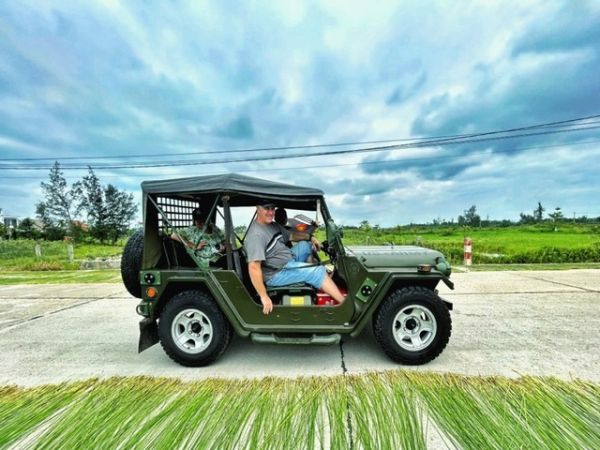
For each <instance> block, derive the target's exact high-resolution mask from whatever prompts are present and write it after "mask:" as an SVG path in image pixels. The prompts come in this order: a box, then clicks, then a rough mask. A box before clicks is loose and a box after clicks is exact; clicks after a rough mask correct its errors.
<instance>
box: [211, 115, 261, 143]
mask: <svg viewBox="0 0 600 450" xmlns="http://www.w3.org/2000/svg"><path fill="white" fill-rule="evenodd" d="M216 134H217V135H218V136H221V137H224V138H229V139H249V138H251V137H252V136H254V128H253V126H252V119H250V117H248V116H246V115H241V116H239V117H236V118H235V119H233V120H232V121H230V122H229V123H227V124H226V125H225V126H224V127H220V128H218V129H217V131H216Z"/></svg>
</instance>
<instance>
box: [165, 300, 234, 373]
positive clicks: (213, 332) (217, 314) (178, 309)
mask: <svg viewBox="0 0 600 450" xmlns="http://www.w3.org/2000/svg"><path fill="white" fill-rule="evenodd" d="M186 323H187V325H186ZM194 325H195V326H196V327H197V330H195V331H194V330H191V329H190V328H189V327H192V326H194ZM207 329H209V330H210V332H207V331H206V330H207ZM192 331H193V332H194V333H195V334H194V333H192ZM232 331H233V330H232V329H231V325H230V324H229V322H228V321H227V318H226V317H225V316H224V315H223V313H222V312H221V310H220V309H219V307H218V306H217V304H216V303H215V301H214V300H213V298H212V297H211V296H210V295H209V294H207V293H206V292H203V291H197V290H190V291H183V292H180V293H179V294H177V295H175V296H174V297H173V298H171V299H170V300H169V301H168V302H167V304H166V305H165V308H164V309H163V311H162V313H161V314H160V319H159V321H158V336H159V338H160V344H161V345H162V347H163V349H164V350H165V352H166V353H167V355H169V357H170V358H171V359H172V360H173V361H175V362H177V363H179V364H181V365H183V366H188V367H199V366H206V365H209V364H211V363H212V362H214V361H216V360H217V359H218V358H219V357H220V356H221V355H222V354H223V352H224V351H225V350H226V349H227V347H228V346H229V342H230V340H231V337H232V335H233V333H232ZM203 332H204V333H206V334H210V337H209V338H208V339H207V340H206V341H205V342H202V341H203V339H202V338H201V337H198V335H200V334H202V333H203ZM185 341H187V342H185ZM198 342H200V350H197V349H195V348H188V345H189V346H194V347H195V346H196V345H197V344H198Z"/></svg>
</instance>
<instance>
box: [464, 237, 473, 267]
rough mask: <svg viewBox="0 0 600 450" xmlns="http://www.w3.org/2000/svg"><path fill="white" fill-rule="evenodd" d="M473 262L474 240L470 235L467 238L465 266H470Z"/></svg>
mask: <svg viewBox="0 0 600 450" xmlns="http://www.w3.org/2000/svg"><path fill="white" fill-rule="evenodd" d="M472 263H473V241H472V240H471V238H470V237H466V238H465V257H464V264H465V266H470V265H471V264H472Z"/></svg>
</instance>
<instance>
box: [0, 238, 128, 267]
mask: <svg viewBox="0 0 600 450" xmlns="http://www.w3.org/2000/svg"><path fill="white" fill-rule="evenodd" d="M36 244H38V242H36V241H33V240H27V239H19V240H11V241H0V270H2V271H6V270H21V271H48V270H77V269H79V266H80V263H81V261H82V260H86V259H96V258H110V257H115V256H119V255H120V254H121V253H122V252H123V245H124V243H120V244H119V245H100V244H86V243H75V244H73V260H74V261H73V262H69V259H68V254H67V244H66V243H64V242H62V241H57V242H56V241H54V242H53V241H41V242H39V245H40V247H41V252H42V256H41V258H38V257H36V254H35V246H36Z"/></svg>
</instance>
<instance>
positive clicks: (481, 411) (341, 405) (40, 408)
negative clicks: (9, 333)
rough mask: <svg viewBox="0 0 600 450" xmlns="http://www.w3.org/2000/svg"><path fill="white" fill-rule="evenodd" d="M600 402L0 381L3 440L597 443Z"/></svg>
mask: <svg viewBox="0 0 600 450" xmlns="http://www.w3.org/2000/svg"><path fill="white" fill-rule="evenodd" d="M599 405H600V387H599V386H598V385H596V384H593V383H588V382H583V381H569V382H565V381H561V380H558V379H554V378H534V377H524V378H520V379H506V378H478V377H464V376H455V375H440V374H427V373H418V372H403V371H394V372H386V373H383V374H368V375H360V376H338V377H319V378H305V379H296V380H290V379H275V378H265V379H260V380H231V381H227V380H216V379H208V380H204V381H200V382H195V383H183V382H180V381H176V380H173V379H157V378H140V377H136V378H113V379H109V380H105V381H98V380H88V381H83V382H78V383H71V384H61V385H48V386H42V387H37V388H32V389H22V388H17V387H3V388H0V448H7V447H9V446H14V447H19V448H25V447H26V448H40V449H59V448H169V449H170V448H211V449H229V448H236V449H252V450H254V449H283V448H294V449H295V448H298V449H310V448H332V449H348V448H365V449H425V448H426V447H427V442H428V440H429V439H430V437H431V435H434V436H436V437H435V439H436V440H437V444H438V445H440V444H442V443H444V442H445V443H450V444H451V445H453V446H458V447H459V448H464V449H477V450H479V449H484V448H497V449H512V448H531V449H534V448H535V449H538V448H556V449H567V448H590V449H591V448H598V443H599V442H600V408H599ZM434 430H435V431H434ZM438 433H439V435H438ZM442 445H443V444H442Z"/></svg>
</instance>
